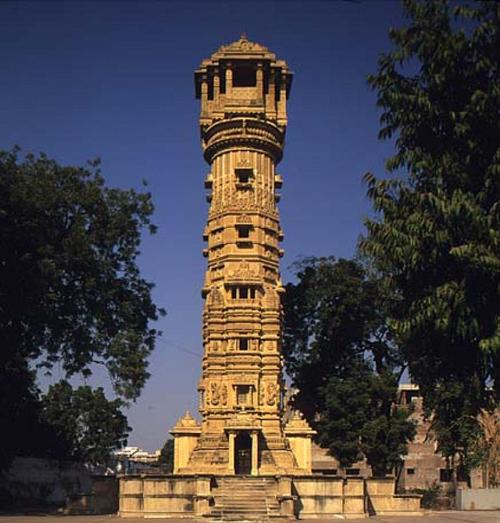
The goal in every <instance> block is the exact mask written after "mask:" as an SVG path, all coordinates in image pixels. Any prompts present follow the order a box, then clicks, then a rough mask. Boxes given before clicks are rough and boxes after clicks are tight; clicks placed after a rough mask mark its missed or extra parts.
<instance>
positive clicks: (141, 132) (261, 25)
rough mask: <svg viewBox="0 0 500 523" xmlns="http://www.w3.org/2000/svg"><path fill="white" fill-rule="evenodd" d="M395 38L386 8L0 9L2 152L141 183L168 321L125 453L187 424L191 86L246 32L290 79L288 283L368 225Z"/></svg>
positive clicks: (191, 303) (197, 308)
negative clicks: (17, 150) (148, 202)
mask: <svg viewBox="0 0 500 523" xmlns="http://www.w3.org/2000/svg"><path fill="white" fill-rule="evenodd" d="M401 23H402V9H401V5H400V4H399V2H395V1H386V2H377V1H352V2H343V1H338V2H335V1H330V2H327V1H323V2H314V1H309V2H306V1H303V2H288V1H279V2H265V1H259V2H246V1H243V0H240V1H233V2H211V1H204V2H201V1H200V2H189V1H185V2H182V3H181V2H173V1H172V2H170V1H165V2H147V1H142V2H118V1H115V2H54V3H51V2H32V3H29V2H2V3H0V64H1V73H2V74H1V77H2V80H1V82H0V148H2V149H6V148H10V147H12V146H13V145H14V144H19V145H20V146H21V147H22V148H23V149H24V150H26V151H33V152H35V153H36V152H40V151H44V152H46V153H47V154H48V155H49V156H50V157H53V158H55V159H57V160H58V161H59V162H61V163H65V164H77V165H81V164H83V163H84V162H85V161H86V160H88V159H92V158H95V157H97V156H99V157H100V158H101V159H102V170H103V175H104V176H105V178H106V180H107V183H108V185H110V186H119V187H135V188H137V189H139V188H140V187H141V181H142V180H143V179H146V180H147V181H148V183H149V190H151V192H152V193H153V196H154V201H155V205H156V213H155V223H156V224H157V225H158V226H159V232H158V234H156V235H155V236H153V237H145V239H144V242H143V245H142V249H141V250H142V255H141V259H140V266H141V269H142V271H143V273H144V275H145V276H146V278H147V279H149V280H151V281H153V282H154V283H155V284H156V288H155V290H154V296H155V299H156V301H157V303H158V304H159V305H160V306H163V307H165V308H166V309H167V312H168V315H167V316H166V317H165V318H163V319H162V320H161V321H160V322H159V323H160V324H159V328H161V329H162V330H163V331H164V336H163V339H162V340H161V341H160V342H159V343H158V346H157V350H156V351H155V353H154V355H153V356H152V357H151V360H150V362H151V363H150V371H151V373H152V377H151V379H150V380H149V382H148V383H147V385H146V387H145V389H144V391H143V394H142V396H141V398H140V399H139V400H138V402H137V403H136V404H135V405H133V406H132V407H131V408H130V409H129V411H128V416H129V423H130V425H131V426H132V427H133V432H132V434H131V437H130V438H129V443H130V444H133V445H138V446H142V447H144V448H146V449H149V450H153V449H155V448H158V447H160V446H161V445H162V444H163V442H164V441H165V439H166V437H167V435H168V430H169V429H170V428H171V427H172V426H173V424H174V423H175V421H176V419H177V418H178V417H180V416H181V415H182V414H183V412H184V411H185V410H186V409H190V410H191V412H196V410H197V404H196V384H197V381H198V378H199V373H200V361H201V310H202V300H201V296H200V289H201V286H202V282H203V273H204V270H205V259H204V258H203V257H202V254H201V251H202V248H203V247H204V244H203V242H202V232H203V226H204V223H205V219H206V215H207V204H206V202H205V198H204V196H205V191H204V189H203V179H204V177H205V175H206V173H207V172H208V166H207V165H206V164H205V163H204V160H203V158H202V154H201V149H200V139H199V130H198V110H199V107H198V101H197V100H195V98H194V83H193V71H194V70H195V69H196V67H197V66H198V64H199V63H200V62H201V60H202V59H203V58H205V57H207V56H209V55H210V54H211V53H213V52H214V51H215V50H216V49H217V48H218V47H219V46H220V45H222V44H227V43H229V42H231V41H233V40H237V39H238V37H239V35H240V34H241V33H242V32H246V34H247V35H248V38H249V39H250V40H254V41H257V42H259V43H262V44H263V45H266V46H267V47H269V48H270V49H271V50H272V51H274V52H275V53H276V54H277V55H278V57H280V58H283V59H285V60H286V61H287V62H288V64H289V66H290V67H291V69H292V70H293V71H294V72H295V78H294V83H293V88H292V93H291V97H290V100H289V104H288V110H289V128H288V131H287V145H286V149H285V157H284V160H283V161H282V163H281V164H280V166H279V169H278V171H279V172H280V174H281V175H282V177H283V179H284V186H283V189H282V191H281V193H282V199H281V202H280V212H281V217H282V226H283V229H284V231H285V241H284V243H283V248H284V249H285V257H284V258H283V259H282V273H283V279H284V281H288V280H289V279H290V277H291V275H290V273H289V271H287V267H288V266H289V265H290V264H291V263H293V261H295V260H296V259H297V258H298V257H299V256H310V255H334V256H337V257H350V256H352V255H353V253H354V250H355V245H356V242H357V239H358V236H359V235H360V234H361V233H362V232H363V225H362V221H363V217H364V216H366V215H367V214H368V213H369V212H370V205H369V202H368V200H367V199H366V196H365V187H364V186H363V184H362V181H361V177H362V175H363V174H364V173H365V172H366V171H372V172H374V173H375V174H378V175H381V174H382V173H383V163H384V159H385V158H387V157H388V156H389V155H390V154H391V144H388V143H380V142H379V141H378V139H377V132H378V128H379V122H378V119H379V112H378V110H377V108H376V104H375V101H376V100H375V93H373V92H371V91H370V89H369V88H368V86H367V83H366V76H367V75H368V74H369V73H371V72H375V70H376V63H377V57H378V55H379V53H380V52H382V51H384V50H388V49H389V48H390V43H389V40H388V37H387V34H388V29H389V28H390V27H391V26H398V25H400V24H401ZM61 377H62V376H61V373H60V370H59V369H55V371H54V375H53V378H52V379H53V380H58V379H60V378H61ZM105 382H106V377H105V375H102V374H99V373H98V374H97V375H96V376H95V377H94V378H93V380H92V383H93V384H105ZM108 390H109V389H108Z"/></svg>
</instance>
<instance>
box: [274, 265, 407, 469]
mask: <svg viewBox="0 0 500 523" xmlns="http://www.w3.org/2000/svg"><path fill="white" fill-rule="evenodd" d="M296 268H297V282H296V283H294V284H293V283H290V284H288V285H287V287H286V293H285V296H284V343H283V345H284V346H283V349H284V355H285V362H286V368H287V372H288V374H289V375H290V377H291V378H292V385H293V386H294V387H295V388H296V389H297V393H296V395H295V396H294V400H293V401H294V405H295V406H296V407H297V408H298V409H299V410H301V411H302V412H303V413H304V414H305V416H306V418H307V420H308V421H309V423H310V424H311V425H312V426H313V427H314V428H315V429H316V430H317V431H318V442H319V443H320V445H321V446H323V447H326V448H328V449H329V451H330V453H331V454H332V455H333V456H335V457H336V458H337V459H338V460H339V462H340V464H341V465H342V466H344V467H348V466H350V465H351V464H352V463H353V462H355V461H357V460H359V459H361V458H362V457H363V456H366V458H367V461H368V463H369V464H370V466H371V467H372V471H373V473H374V474H375V475H385V474H386V473H387V472H388V471H389V470H390V469H391V468H392V467H393V466H394V465H395V464H396V463H398V462H399V460H400V456H401V455H402V454H404V453H405V452H406V444H407V442H408V441H409V440H410V439H411V438H412V437H413V435H414V431H415V428H414V425H413V423H412V422H410V421H409V420H408V419H407V418H408V412H403V411H398V410H397V409H396V408H395V407H394V402H395V400H396V395H397V386H398V381H399V377H400V374H401V372H402V364H401V361H400V359H399V352H398V350H397V346H396V344H395V343H394V341H393V339H392V336H391V332H390V330H389V329H388V327H387V322H386V319H387V314H388V313H387V309H388V307H390V306H391V304H392V297H391V296H390V294H388V293H387V289H386V288H385V287H384V286H383V285H382V282H381V281H380V280H378V279H377V278H375V277H369V276H368V274H367V271H366V270H365V268H364V267H363V266H362V265H361V263H359V262H357V261H354V260H343V259H339V260H335V259H334V258H310V259H306V260H304V261H303V262H301V263H299V264H298V265H297V266H296Z"/></svg>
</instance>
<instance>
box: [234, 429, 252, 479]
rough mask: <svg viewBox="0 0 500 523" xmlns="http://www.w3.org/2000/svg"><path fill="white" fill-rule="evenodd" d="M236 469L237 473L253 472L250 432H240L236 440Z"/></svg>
mask: <svg viewBox="0 0 500 523" xmlns="http://www.w3.org/2000/svg"><path fill="white" fill-rule="evenodd" d="M234 454H235V456H234V469H235V472H236V474H250V473H251V472H252V438H250V434H248V432H239V433H238V435H237V436H236V440H235V442H234Z"/></svg>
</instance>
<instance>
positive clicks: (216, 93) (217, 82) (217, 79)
mask: <svg viewBox="0 0 500 523" xmlns="http://www.w3.org/2000/svg"><path fill="white" fill-rule="evenodd" d="M219 94H220V77H219V71H218V70H217V69H216V70H215V74H214V105H215V107H216V108H218V107H219Z"/></svg>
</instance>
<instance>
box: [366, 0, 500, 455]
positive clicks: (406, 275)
mask: <svg viewBox="0 0 500 523" xmlns="http://www.w3.org/2000/svg"><path fill="white" fill-rule="evenodd" d="M404 6H405V12H406V15H407V18H408V25H407V26H406V27H402V28H399V29H393V30H391V32H390V37H391V40H392V42H393V44H394V47H393V50H392V51H391V52H389V53H386V54H383V55H382V56H381V57H380V60H379V68H378V72H377V73H376V74H375V75H373V76H371V77H370V79H369V82H370V84H371V86H372V87H373V88H374V89H375V90H376V91H377V96H378V105H379V107H380V108H381V110H382V116H381V125H382V127H381V130H380V138H381V139H394V140H395V153H394V155H393V156H392V157H391V158H389V159H388V161H387V162H386V169H387V171H388V173H389V178H387V179H376V178H375V177H374V176H373V175H371V174H368V175H367V176H366V181H367V184H368V195H369V197H370V198H371V200H372V202H373V206H374V209H375V211H376V213H377V217H376V218H375V219H370V220H368V221H367V222H366V226H367V229H368V233H367V237H366V238H365V239H364V240H363V241H362V248H363V250H364V252H365V253H367V254H368V255H370V256H371V257H372V258H373V260H374V263H375V266H376V267H377V269H378V270H379V271H380V272H381V273H383V274H384V275H385V276H386V278H387V282H388V283H389V285H390V286H391V287H392V289H393V290H394V292H395V293H397V295H398V296H399V298H400V303H399V306H398V307H397V309H395V310H394V311H393V323H392V327H393V329H394V331H395V333H396V334H397V336H398V338H399V339H400V340H401V346H402V348H403V350H404V356H405V358H406V359H407V361H408V363H409V369H410V374H411V377H412V379H413V380H414V382H416V383H417V384H418V385H419V386H420V390H421V392H422V394H423V396H424V402H425V407H426V409H427V412H430V411H431V410H432V411H434V419H435V427H434V428H435V429H436V431H437V435H438V439H439V443H440V450H441V451H442V452H444V453H445V455H447V456H453V455H454V454H455V453H456V452H457V451H459V452H461V454H462V455H463V457H464V458H465V457H466V455H467V449H468V446H469V443H470V441H472V440H474V438H475V437H476V432H477V423H476V421H475V419H476V416H477V414H478V413H479V410H480V408H481V407H486V406H487V405H488V402H489V401H490V399H491V396H490V398H489V397H488V393H487V390H486V389H487V385H492V386H493V388H494V395H495V398H496V399H495V400H494V404H498V403H497V402H498V398H499V392H500V379H499V378H500V320H499V303H500V301H499V300H498V291H499V288H500V257H499V245H500V204H499V194H500V191H499V188H500V185H499V184H500V118H499V108H500V83H499V78H500V76H499V63H500V60H499V58H500V32H499V28H500V7H499V4H498V3H495V2H481V3H477V4H474V5H473V7H467V6H466V5H465V4H463V3H460V4H458V5H456V6H454V5H450V4H449V3H448V2H444V1H430V2H417V1H414V0H407V1H405V2H404Z"/></svg>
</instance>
